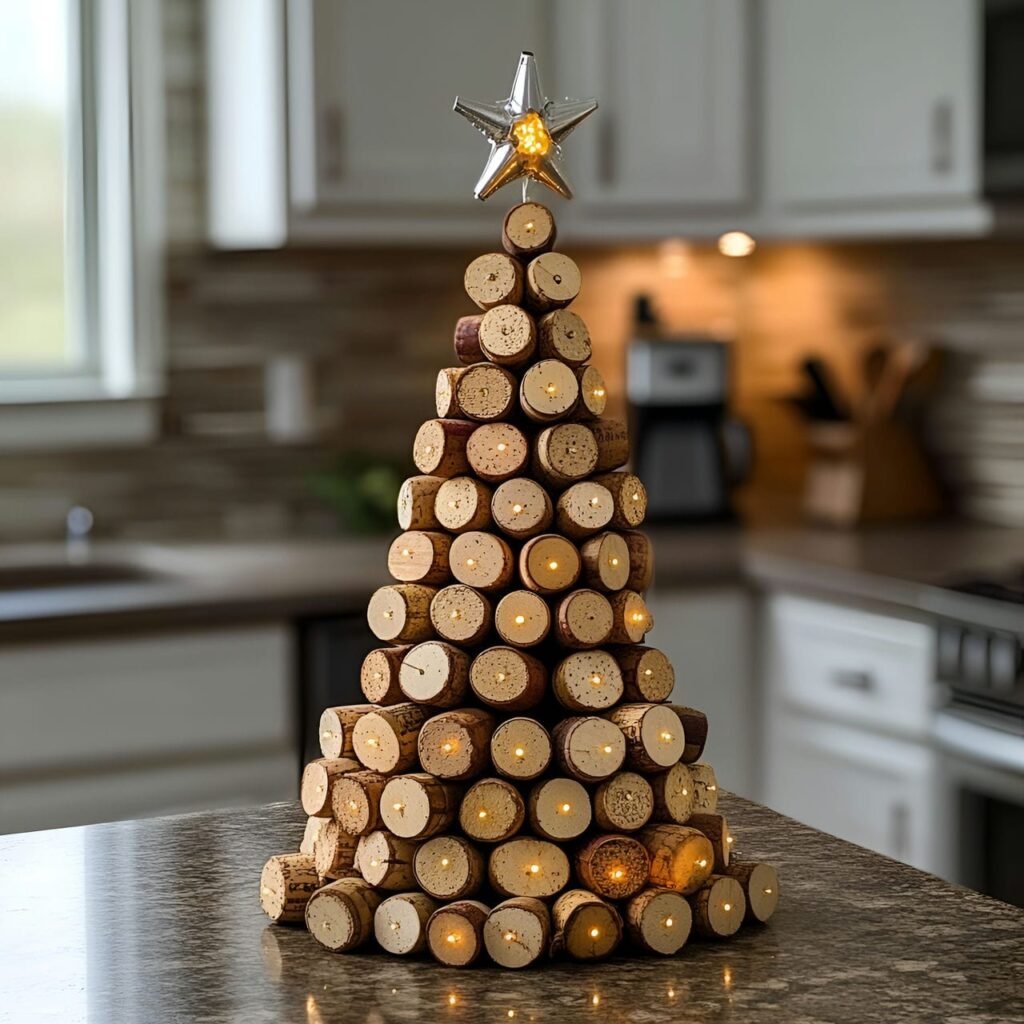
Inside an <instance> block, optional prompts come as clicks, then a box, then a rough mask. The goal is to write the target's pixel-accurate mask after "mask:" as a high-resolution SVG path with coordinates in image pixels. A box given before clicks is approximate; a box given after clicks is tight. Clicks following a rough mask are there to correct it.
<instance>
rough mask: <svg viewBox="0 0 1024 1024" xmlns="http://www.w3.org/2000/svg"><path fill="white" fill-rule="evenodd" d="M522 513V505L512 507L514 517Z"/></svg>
mask: <svg viewBox="0 0 1024 1024" xmlns="http://www.w3.org/2000/svg"><path fill="white" fill-rule="evenodd" d="M522 511H523V506H522V505H513V506H512V514H513V515H519V513H520V512H522Z"/></svg>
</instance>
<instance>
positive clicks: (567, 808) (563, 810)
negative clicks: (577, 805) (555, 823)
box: [562, 804, 572, 814]
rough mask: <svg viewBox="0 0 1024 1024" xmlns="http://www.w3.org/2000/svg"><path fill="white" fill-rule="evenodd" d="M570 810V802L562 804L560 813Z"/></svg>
mask: <svg viewBox="0 0 1024 1024" xmlns="http://www.w3.org/2000/svg"><path fill="white" fill-rule="evenodd" d="M571 810H572V804H562V813H563V814H568V813H569V812H570V811H571Z"/></svg>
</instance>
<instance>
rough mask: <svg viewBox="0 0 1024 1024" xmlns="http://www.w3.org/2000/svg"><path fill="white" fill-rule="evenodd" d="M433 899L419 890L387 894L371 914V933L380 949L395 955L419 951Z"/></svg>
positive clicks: (424, 946)
mask: <svg viewBox="0 0 1024 1024" xmlns="http://www.w3.org/2000/svg"><path fill="white" fill-rule="evenodd" d="M437 907H438V905H437V903H436V902H435V901H434V900H432V899H431V898H430V897H429V896H427V895H426V894H425V893H422V892H403V893H399V894H397V895H395V896H389V897H388V898H387V899H386V900H384V901H383V902H382V903H381V904H380V906H378V907H377V910H376V912H375V913H374V915H373V934H374V937H375V938H376V940H377V944H378V945H379V946H380V947H381V949H383V950H385V951H386V952H388V953H394V954H395V955H397V956H406V955H408V954H410V953H419V952H420V951H422V950H423V949H425V948H426V945H427V921H429V920H430V915H431V914H433V913H434V911H435V910H437Z"/></svg>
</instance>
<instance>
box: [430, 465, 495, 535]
mask: <svg viewBox="0 0 1024 1024" xmlns="http://www.w3.org/2000/svg"><path fill="white" fill-rule="evenodd" d="M434 515H435V516H436V517H437V521H438V522H439V523H440V524H441V525H442V526H443V527H444V528H445V529H446V530H451V531H452V533H463V532H464V531H466V530H482V529H484V528H485V527H486V526H488V525H489V524H490V521H491V490H490V488H489V487H487V486H486V485H485V484H482V483H481V482H480V481H479V480H476V479H474V478H473V477H471V476H456V477H452V479H451V480H445V482H444V483H443V484H442V485H441V486H440V487H439V488H438V491H437V498H436V500H435V502H434Z"/></svg>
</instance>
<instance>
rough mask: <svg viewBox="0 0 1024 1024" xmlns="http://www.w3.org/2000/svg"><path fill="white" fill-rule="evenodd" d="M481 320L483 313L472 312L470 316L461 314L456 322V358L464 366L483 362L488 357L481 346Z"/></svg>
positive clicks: (454, 340)
mask: <svg viewBox="0 0 1024 1024" xmlns="http://www.w3.org/2000/svg"><path fill="white" fill-rule="evenodd" d="M481 320H483V314H482V313H472V314H470V315H469V316H460V317H459V319H458V320H457V321H456V322H455V337H454V339H453V342H454V348H455V358H456V359H458V361H459V362H460V363H462V364H463V365H464V366H472V365H473V364H474V363H482V362H484V361H485V360H486V359H487V356H485V355H484V352H483V349H482V348H481V347H480V321H481Z"/></svg>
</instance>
